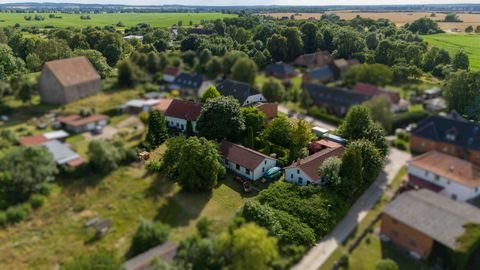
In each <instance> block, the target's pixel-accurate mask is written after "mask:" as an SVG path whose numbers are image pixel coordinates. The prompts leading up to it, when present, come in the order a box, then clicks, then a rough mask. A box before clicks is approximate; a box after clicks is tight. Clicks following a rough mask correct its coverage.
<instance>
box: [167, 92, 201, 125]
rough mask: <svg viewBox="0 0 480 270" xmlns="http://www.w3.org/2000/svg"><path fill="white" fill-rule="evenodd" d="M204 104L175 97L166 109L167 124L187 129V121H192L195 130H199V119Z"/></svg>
mask: <svg viewBox="0 0 480 270" xmlns="http://www.w3.org/2000/svg"><path fill="white" fill-rule="evenodd" d="M201 110H202V104H200V103H196V102H192V101H187V100H179V99H174V100H172V102H171V103H170V105H169V106H168V108H167V110H166V111H165V120H166V121H167V125H168V126H169V127H171V128H176V129H179V130H181V131H186V129H187V121H188V120H190V121H191V122H192V127H193V132H197V129H196V126H197V120H198V117H200V112H201Z"/></svg>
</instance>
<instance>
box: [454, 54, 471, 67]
mask: <svg viewBox="0 0 480 270" xmlns="http://www.w3.org/2000/svg"><path fill="white" fill-rule="evenodd" d="M469 66H470V62H469V60H468V55H467V54H466V53H465V52H464V51H459V52H457V53H456V54H455V56H454V57H453V60H452V67H453V69H454V70H458V69H464V70H468V67H469Z"/></svg>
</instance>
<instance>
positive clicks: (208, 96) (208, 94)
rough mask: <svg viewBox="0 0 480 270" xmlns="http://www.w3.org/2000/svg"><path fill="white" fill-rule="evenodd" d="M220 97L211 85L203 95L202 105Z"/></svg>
mask: <svg viewBox="0 0 480 270" xmlns="http://www.w3.org/2000/svg"><path fill="white" fill-rule="evenodd" d="M219 96H220V92H218V90H217V88H216V87H215V86H214V85H210V86H208V87H207V88H206V89H205V92H203V95H202V103H205V102H207V101H208V100H209V99H212V98H216V97H219Z"/></svg>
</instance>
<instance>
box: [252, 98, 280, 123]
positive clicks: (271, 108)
mask: <svg viewBox="0 0 480 270" xmlns="http://www.w3.org/2000/svg"><path fill="white" fill-rule="evenodd" d="M255 107H256V108H257V109H259V110H260V111H262V112H263V113H264V114H265V121H266V122H268V121H270V120H272V119H273V118H275V117H277V114H278V104H277V103H259V104H257V105H255Z"/></svg>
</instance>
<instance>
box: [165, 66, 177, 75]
mask: <svg viewBox="0 0 480 270" xmlns="http://www.w3.org/2000/svg"><path fill="white" fill-rule="evenodd" d="M179 73H180V69H179V68H177V67H166V68H165V69H164V70H163V74H167V75H171V76H177V75H178V74H179Z"/></svg>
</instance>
